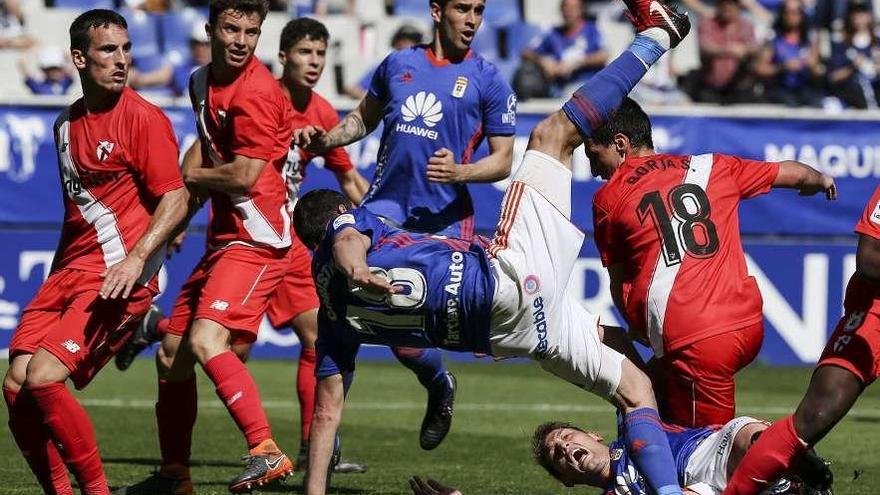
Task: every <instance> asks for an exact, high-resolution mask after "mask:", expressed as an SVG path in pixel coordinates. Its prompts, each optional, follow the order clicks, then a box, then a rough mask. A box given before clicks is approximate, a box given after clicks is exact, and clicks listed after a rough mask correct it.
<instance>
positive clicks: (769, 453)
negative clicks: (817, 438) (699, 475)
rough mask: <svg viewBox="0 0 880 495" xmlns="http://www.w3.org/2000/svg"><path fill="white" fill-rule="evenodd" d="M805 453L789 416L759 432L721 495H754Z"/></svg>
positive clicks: (782, 473)
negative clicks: (758, 435)
mask: <svg viewBox="0 0 880 495" xmlns="http://www.w3.org/2000/svg"><path fill="white" fill-rule="evenodd" d="M806 451H807V447H806V446H804V444H803V443H802V442H801V441H800V439H799V438H798V436H797V432H796V431H795V429H794V420H793V418H792V417H791V416H788V417H786V418H783V419H780V420H778V421H776V422H775V423H773V424H772V425H770V428H767V429H766V430H764V432H763V433H761V437H760V438H758V441H757V442H755V443H754V445H752V446H751V447H750V448H749V450H748V452H746V455H745V457H743V460H742V461H741V462H740V463H739V466H737V468H736V472H735V473H733V477H732V478H731V479H730V481H729V482H728V483H727V488H726V489H725V490H724V495H756V494H758V493H760V492H762V491H763V490H764V489H765V488H767V487H768V486H769V485H770V484H772V483H773V482H774V481H776V480H778V479H779V478H781V477H782V476H783V475H784V474H785V471H786V470H787V469H788V468H789V466H791V463H792V461H793V460H794V459H795V458H797V457H798V456H800V455H801V454H803V453H804V452H806Z"/></svg>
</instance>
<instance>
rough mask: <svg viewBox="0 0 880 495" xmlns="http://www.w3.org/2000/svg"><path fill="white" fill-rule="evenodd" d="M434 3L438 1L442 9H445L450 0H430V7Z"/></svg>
mask: <svg viewBox="0 0 880 495" xmlns="http://www.w3.org/2000/svg"><path fill="white" fill-rule="evenodd" d="M432 3H436V4H437V5H439V6H440V8H441V9H444V8H446V4H447V3H449V0H428V7H430V6H431V4H432Z"/></svg>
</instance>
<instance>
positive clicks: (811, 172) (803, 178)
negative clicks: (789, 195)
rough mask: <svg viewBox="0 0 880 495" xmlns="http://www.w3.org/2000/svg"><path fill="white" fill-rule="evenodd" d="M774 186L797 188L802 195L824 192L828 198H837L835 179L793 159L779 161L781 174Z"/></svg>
mask: <svg viewBox="0 0 880 495" xmlns="http://www.w3.org/2000/svg"><path fill="white" fill-rule="evenodd" d="M773 187H785V188H789V189H797V190H798V191H799V192H800V194H801V195H802V196H812V195H814V194H816V193H820V192H824V193H825V198H826V199H829V200H833V199H837V186H836V185H835V184H834V179H832V178H831V177H830V176H828V175H825V174H823V173H821V172H819V171H818V170H816V169H814V168H813V167H810V166H809V165H805V164H803V163H800V162H796V161H793V160H786V161H783V162H779V174H778V175H777V176H776V180H775V181H773Z"/></svg>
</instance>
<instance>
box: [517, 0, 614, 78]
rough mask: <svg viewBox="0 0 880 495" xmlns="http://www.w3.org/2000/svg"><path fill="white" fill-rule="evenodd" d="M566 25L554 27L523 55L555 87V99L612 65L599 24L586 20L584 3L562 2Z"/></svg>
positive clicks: (567, 0)
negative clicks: (607, 65) (606, 65)
mask: <svg viewBox="0 0 880 495" xmlns="http://www.w3.org/2000/svg"><path fill="white" fill-rule="evenodd" d="M560 10H561V12H562V25H561V26H557V27H555V28H553V30H552V31H550V32H549V33H547V35H546V36H545V37H544V39H543V40H541V42H540V43H539V44H538V45H537V46H535V47H534V48H527V49H526V50H525V51H523V53H522V58H523V60H524V61H525V62H528V63H531V64H535V65H536V66H537V67H538V68H539V69H540V71H541V73H542V74H543V75H544V78H546V79H547V80H548V81H551V83H552V85H553V87H552V89H551V93H552V94H551V96H560V95H564V94H566V93H568V92H569V91H568V89H569V88H568V86H571V88H570V89H571V90H572V91H573V90H574V89H576V88H577V87H578V86H580V85H582V84H583V83H584V82H585V81H587V80H588V79H589V78H590V77H592V76H593V75H594V74H595V73H596V72H598V71H599V69H601V68H602V67H604V66H605V64H606V63H607V62H608V52H606V51H605V47H604V43H603V41H602V35H601V34H600V33H599V29H598V28H597V27H596V23H595V22H593V21H591V20H587V19H586V18H585V17H584V4H583V1H582V0H562V3H561V4H560Z"/></svg>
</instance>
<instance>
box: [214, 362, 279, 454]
mask: <svg viewBox="0 0 880 495" xmlns="http://www.w3.org/2000/svg"><path fill="white" fill-rule="evenodd" d="M204 368H205V373H207V374H208V378H210V379H211V381H212V382H214V386H216V387H217V396H218V397H220V400H222V401H223V403H224V404H226V409H228V410H229V414H231V415H232V419H233V420H235V424H236V425H238V428H239V429H240V430H241V431H242V433H244V436H245V439H247V443H248V448H249V449H252V448H254V447H256V446H257V445H259V444H260V442H262V441H263V440H268V439H270V438H272V431H271V430H270V429H269V420H267V419H266V412H265V411H263V404H262V403H261V402H260V392H259V390H257V384H256V383H254V379H253V378H251V374H250V373H249V372H248V369H247V367H245V365H244V363H242V362H241V361H240V360H239V359H238V356H236V355H235V354H234V353H233V352H232V351H226V352H224V353H222V354H218V355H216V356H214V357H213V358H211V359H209V360H208V362H207V363H205V366H204Z"/></svg>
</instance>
